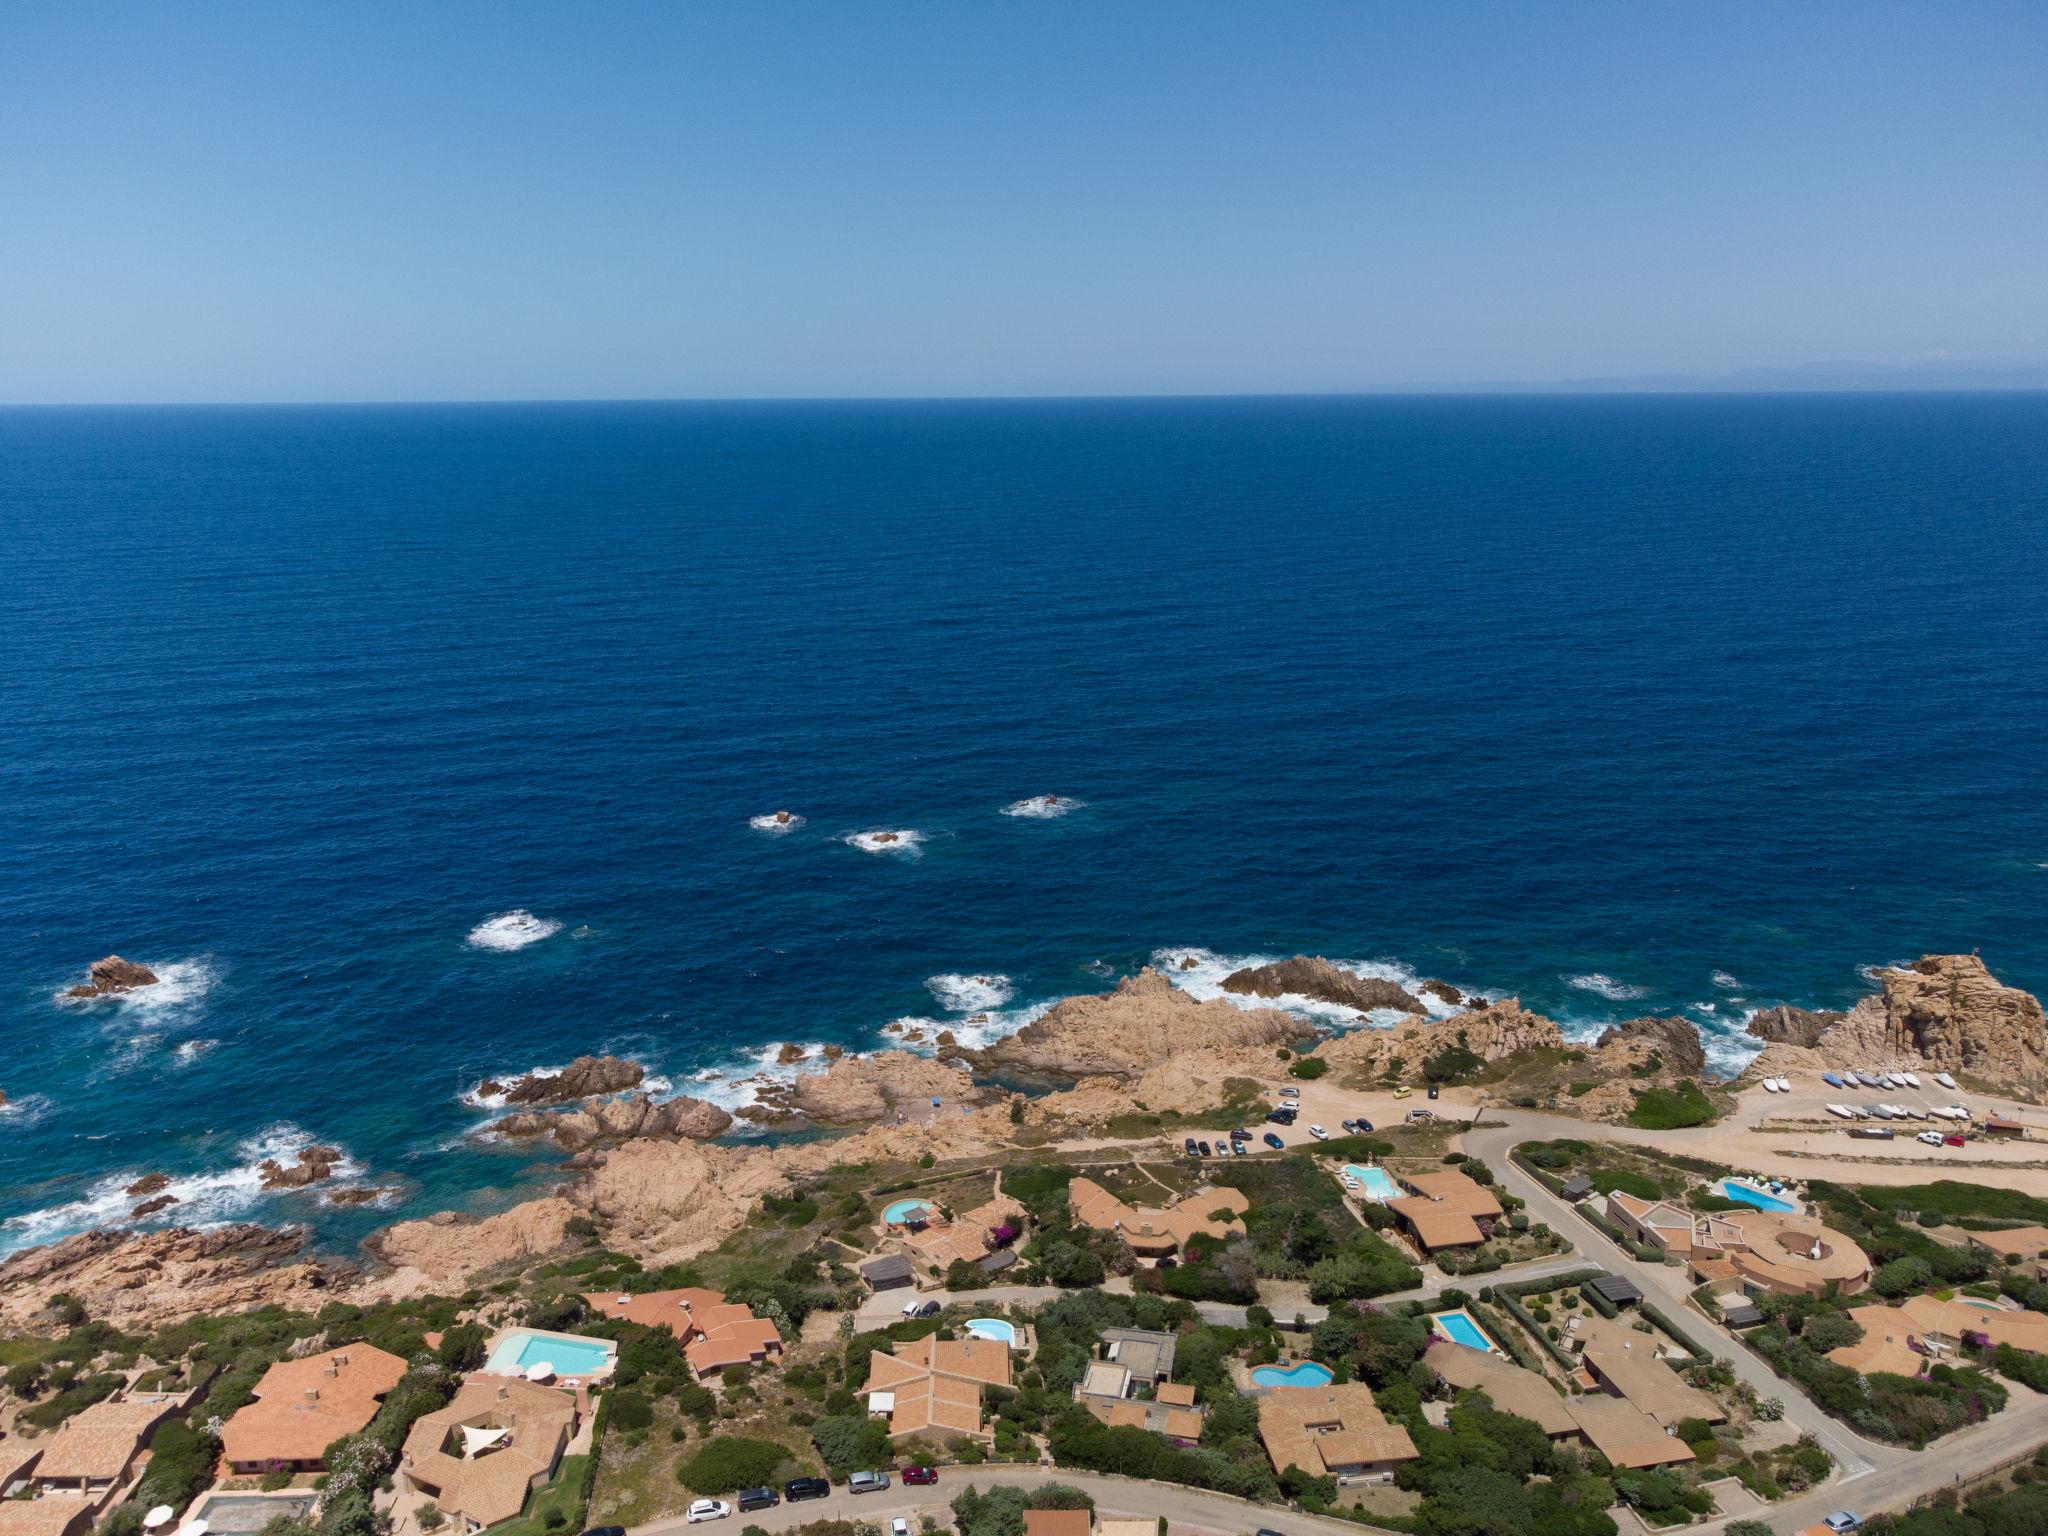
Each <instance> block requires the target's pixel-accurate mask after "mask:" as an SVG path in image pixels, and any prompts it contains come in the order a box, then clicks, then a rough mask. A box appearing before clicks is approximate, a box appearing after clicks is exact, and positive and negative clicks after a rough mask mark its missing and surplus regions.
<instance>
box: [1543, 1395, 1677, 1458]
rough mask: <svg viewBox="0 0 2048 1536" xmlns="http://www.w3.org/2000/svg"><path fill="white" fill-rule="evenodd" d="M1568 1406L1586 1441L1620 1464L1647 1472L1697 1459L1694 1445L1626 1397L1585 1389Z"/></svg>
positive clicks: (1567, 1403) (1570, 1400)
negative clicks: (1667, 1428)
mask: <svg viewBox="0 0 2048 1536" xmlns="http://www.w3.org/2000/svg"><path fill="white" fill-rule="evenodd" d="M1566 1407H1567V1409H1568V1410H1569V1412H1570V1413H1571V1416H1572V1420H1573V1422H1574V1423H1576V1424H1577V1425H1578V1426H1579V1433H1580V1434H1581V1435H1582V1436H1584V1437H1585V1441H1586V1444H1588V1445H1590V1446H1592V1447H1593V1449H1594V1450H1596V1451H1598V1452H1599V1453H1600V1454H1601V1455H1602V1456H1605V1457H1606V1458H1607V1459H1608V1460H1609V1461H1611V1462H1613V1463H1614V1465H1616V1466H1617V1467H1629V1468H1631V1469H1634V1470H1636V1471H1643V1470H1647V1469H1648V1468H1650V1467H1668V1466H1673V1465H1675V1464H1677V1463H1679V1462H1683V1461H1691V1460H1693V1459H1694V1458H1693V1454H1692V1447H1691V1446H1689V1445H1687V1444H1686V1443H1685V1442H1684V1441H1683V1440H1681V1439H1679V1438H1678V1437H1677V1436H1676V1435H1674V1434H1671V1433H1670V1432H1669V1431H1667V1430H1666V1429H1665V1428H1664V1426H1663V1425H1661V1424H1659V1423H1658V1422H1657V1421H1656V1420H1655V1419H1653V1418H1651V1417H1650V1415H1648V1414H1647V1413H1645V1412H1643V1410H1642V1409H1640V1408H1638V1407H1637V1406H1636V1405H1635V1404H1634V1403H1631V1402H1629V1401H1627V1400H1626V1399H1624V1398H1619V1397H1609V1396H1607V1395H1606V1394H1605V1393H1602V1392H1583V1393H1581V1394H1579V1395H1578V1396H1577V1397H1574V1398H1570V1399H1568V1400H1567V1402H1566Z"/></svg>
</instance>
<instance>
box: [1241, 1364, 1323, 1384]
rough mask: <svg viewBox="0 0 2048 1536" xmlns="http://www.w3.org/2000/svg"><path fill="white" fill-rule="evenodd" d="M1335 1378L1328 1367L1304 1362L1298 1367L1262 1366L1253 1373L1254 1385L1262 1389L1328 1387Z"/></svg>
mask: <svg viewBox="0 0 2048 1536" xmlns="http://www.w3.org/2000/svg"><path fill="white" fill-rule="evenodd" d="M1334 1379H1335V1378H1334V1376H1333V1374H1332V1372H1331V1370H1330V1368H1329V1367H1328V1366H1327V1365H1318V1364H1316V1362H1315V1361H1313V1360H1304V1361H1302V1362H1301V1363H1300V1364H1298V1365H1290V1366H1285V1367H1283V1366H1278V1365H1262V1366H1260V1367H1259V1368H1258V1369H1257V1370H1255V1371H1253V1372H1252V1384H1253V1385H1254V1386H1260V1387H1327V1386H1328V1385H1329V1384H1330V1383H1331V1381H1332V1380H1334Z"/></svg>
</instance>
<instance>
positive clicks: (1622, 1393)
mask: <svg viewBox="0 0 2048 1536" xmlns="http://www.w3.org/2000/svg"><path fill="white" fill-rule="evenodd" d="M1579 1358H1580V1361H1581V1362H1582V1363H1583V1364H1584V1366H1585V1368H1586V1372H1587V1374H1588V1375H1590V1376H1591V1377H1592V1378H1593V1381H1594V1383H1595V1384H1596V1385H1597V1386H1598V1387H1599V1388H1600V1390H1601V1391H1603V1392H1605V1393H1607V1394H1608V1395H1609V1396H1611V1397H1620V1398H1625V1399H1627V1401H1628V1403H1629V1405H1630V1406H1631V1407H1633V1408H1635V1409H1636V1410H1637V1411H1638V1412H1641V1413H1644V1414H1647V1415H1648V1416H1649V1417H1650V1418H1652V1419H1654V1420H1655V1421H1656V1422H1657V1424H1658V1425H1659V1426H1661V1427H1662V1428H1665V1429H1669V1428H1671V1427H1672V1426H1673V1425H1675V1424H1678V1423H1680V1422H1682V1421H1684V1420H1686V1419H1704V1420H1706V1421H1707V1422H1708V1423H1709V1424H1719V1423H1722V1422H1724V1421H1725V1420H1726V1419H1727V1417H1728V1414H1727V1412H1726V1410H1724V1409H1723V1408H1722V1407H1721V1405H1720V1404H1719V1403H1717V1402H1715V1401H1714V1400H1713V1399H1712V1398H1711V1397H1709V1396H1707V1394H1706V1393H1704V1392H1702V1391H1700V1390H1699V1388H1697V1387H1695V1386H1693V1385H1692V1384H1691V1383H1690V1382H1688V1381H1687V1380H1686V1379H1685V1378H1684V1377H1683V1376H1681V1375H1679V1374H1678V1372H1676V1371H1674V1370H1673V1369H1672V1368H1671V1367H1670V1365H1669V1364H1667V1363H1666V1362H1665V1361H1663V1360H1660V1359H1658V1358H1657V1356H1656V1354H1655V1353H1654V1352H1653V1351H1652V1349H1651V1348H1650V1347H1649V1346H1648V1345H1647V1344H1645V1345H1642V1346H1640V1347H1638V1346H1637V1345H1636V1343H1635V1341H1634V1340H1632V1339H1629V1340H1620V1341H1616V1340H1613V1339H1605V1340H1600V1341H1596V1342H1594V1343H1589V1344H1588V1345H1587V1346H1586V1348H1585V1351H1584V1353H1583V1354H1581V1355H1580V1357H1579ZM1607 1459H1608V1460H1609V1461H1612V1460H1614V1458H1613V1457H1612V1456H1610V1457H1608V1458H1607Z"/></svg>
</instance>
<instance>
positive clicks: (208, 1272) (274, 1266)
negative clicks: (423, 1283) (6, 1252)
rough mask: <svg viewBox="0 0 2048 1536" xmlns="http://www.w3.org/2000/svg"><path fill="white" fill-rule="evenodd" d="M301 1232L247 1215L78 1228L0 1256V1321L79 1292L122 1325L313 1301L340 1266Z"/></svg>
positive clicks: (26, 1315)
mask: <svg viewBox="0 0 2048 1536" xmlns="http://www.w3.org/2000/svg"><path fill="white" fill-rule="evenodd" d="M304 1242H305V1233H304V1232H303V1231H301V1230H299V1229H297V1228H293V1227H285V1228H277V1227H259V1226H253V1225H250V1224H247V1223H238V1224H233V1225H228V1226H219V1227H207V1228H204V1229H203V1230H197V1231H195V1230H192V1229H190V1228H185V1227H170V1228H167V1229H165V1230H163V1231H158V1232H120V1231H114V1230H110V1229H108V1228H104V1227H102V1228H99V1229H97V1230H95V1231H91V1232H81V1233H78V1234H77V1235H76V1236H73V1237H67V1238H64V1239H63V1240H62V1241H60V1242H55V1243H46V1244H44V1245H43V1246H42V1247H39V1248H27V1249H23V1250H22V1251H21V1252H19V1253H16V1254H13V1255H11V1256H10V1257H9V1258H8V1259H7V1261H6V1262H5V1263H4V1264H0V1327H6V1328H9V1329H16V1328H20V1329H33V1328H36V1327H38V1326H39V1325H41V1323H42V1322H43V1317H44V1313H45V1312H46V1310H47V1309H48V1307H49V1303H50V1298H51V1297H52V1296H56V1295H59V1294H64V1295H70V1296H75V1297H77V1298H78V1301H79V1303H80V1304H81V1305H82V1306H83V1307H84V1308H85V1312H86V1316H88V1317H90V1318H92V1319H94V1320H95V1321H98V1322H107V1323H111V1324H113V1325H114V1326H115V1327H117V1328H123V1329H150V1328H159V1327H162V1326H164V1325H165V1324H167V1323H175V1322H180V1321H182V1320H184V1319H185V1318H188V1317H193V1316H196V1315H201V1314H207V1315H217V1314H220V1313H224V1312H240V1311H244V1310H246V1309H248V1308H251V1307H262V1306H283V1307H290V1308H293V1309H295V1310H298V1311H311V1310H313V1309H315V1308H317V1307H319V1306H320V1305H322V1304H323V1303H324V1302H325V1301H326V1300H328V1299H329V1295H330V1290H329V1287H330V1284H331V1282H332V1280H333V1278H334V1275H333V1272H332V1271H331V1270H330V1269H329V1268H328V1267H327V1266H324V1265H321V1264H316V1263H312V1262H309V1261H307V1260H304V1259H301V1258H298V1257H297V1255H298V1253H299V1250H300V1249H301V1248H302V1247H303V1246H304Z"/></svg>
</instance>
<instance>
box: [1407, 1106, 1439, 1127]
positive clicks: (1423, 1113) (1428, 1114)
mask: <svg viewBox="0 0 2048 1536" xmlns="http://www.w3.org/2000/svg"><path fill="white" fill-rule="evenodd" d="M1435 1118H1436V1111H1435V1110H1433V1109H1411V1110H1409V1111H1408V1123H1409V1124H1410V1125H1413V1124H1415V1123H1417V1122H1418V1121H1422V1120H1434V1119H1435Z"/></svg>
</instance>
